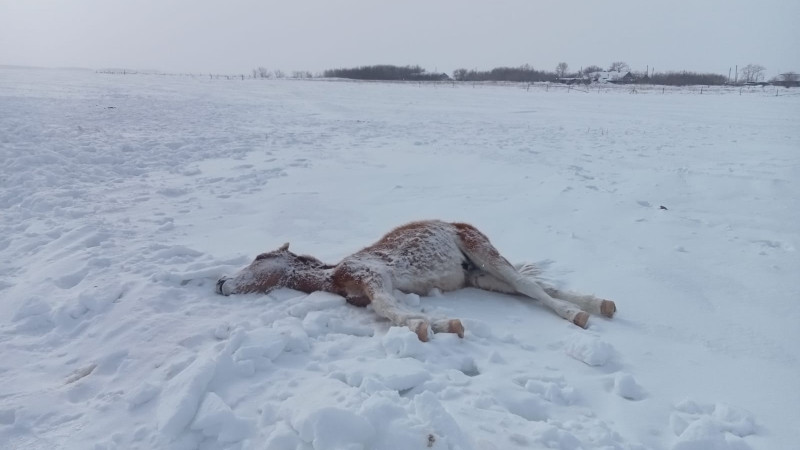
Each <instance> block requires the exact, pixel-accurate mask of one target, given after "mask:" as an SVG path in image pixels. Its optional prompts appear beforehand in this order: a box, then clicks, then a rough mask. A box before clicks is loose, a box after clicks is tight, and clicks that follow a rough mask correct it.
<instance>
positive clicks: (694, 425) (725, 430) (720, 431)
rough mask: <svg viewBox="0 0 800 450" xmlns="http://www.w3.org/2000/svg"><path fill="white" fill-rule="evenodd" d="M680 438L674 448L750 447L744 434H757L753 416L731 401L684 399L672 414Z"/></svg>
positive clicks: (733, 449) (714, 449) (730, 449)
mask: <svg viewBox="0 0 800 450" xmlns="http://www.w3.org/2000/svg"><path fill="white" fill-rule="evenodd" d="M670 426H671V428H672V431H673V433H674V434H675V435H676V436H677V440H676V441H675V443H674V445H673V446H672V449H673V450H700V449H712V450H749V449H750V446H749V445H748V444H747V442H745V441H744V439H742V438H744V437H747V436H750V435H753V434H755V433H756V422H755V419H754V418H753V416H752V415H751V414H750V413H748V412H747V411H744V410H742V409H738V408H734V407H732V406H730V405H727V404H722V403H717V404H702V403H698V402H695V401H693V400H689V399H686V400H683V401H681V402H679V403H678V404H677V405H675V411H674V412H673V413H672V414H671V415H670Z"/></svg>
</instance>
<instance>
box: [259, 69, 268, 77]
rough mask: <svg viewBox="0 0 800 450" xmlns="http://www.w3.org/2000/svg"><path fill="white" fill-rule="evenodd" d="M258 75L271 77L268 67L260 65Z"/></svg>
mask: <svg viewBox="0 0 800 450" xmlns="http://www.w3.org/2000/svg"><path fill="white" fill-rule="evenodd" d="M258 76H259V78H269V70H267V68H266V67H264V66H261V67H259V68H258Z"/></svg>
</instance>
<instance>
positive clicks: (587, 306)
mask: <svg viewBox="0 0 800 450" xmlns="http://www.w3.org/2000/svg"><path fill="white" fill-rule="evenodd" d="M542 287H543V288H544V291H545V292H547V294H548V295H550V296H551V297H554V298H558V299H561V300H565V301H568V302H570V303H572V304H575V305H577V306H578V307H579V308H580V309H582V310H584V311H588V312H590V313H592V314H600V315H602V316H605V317H608V318H612V317H614V313H616V312H617V305H616V304H615V303H614V302H613V301H612V300H606V299H604V298H598V297H595V296H594V295H586V294H579V293H576V292H570V291H562V290H559V289H556V288H554V287H552V286H547V285H542Z"/></svg>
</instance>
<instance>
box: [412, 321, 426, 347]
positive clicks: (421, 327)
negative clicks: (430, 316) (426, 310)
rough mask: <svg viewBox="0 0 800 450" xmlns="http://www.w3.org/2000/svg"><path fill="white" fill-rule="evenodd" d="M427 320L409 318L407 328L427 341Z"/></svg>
mask: <svg viewBox="0 0 800 450" xmlns="http://www.w3.org/2000/svg"><path fill="white" fill-rule="evenodd" d="M428 326H429V324H428V321H427V320H422V319H415V320H410V321H409V322H408V328H409V329H410V330H411V331H413V332H414V333H416V335H417V337H418V338H419V340H420V341H422V342H428Z"/></svg>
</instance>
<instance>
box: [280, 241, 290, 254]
mask: <svg viewBox="0 0 800 450" xmlns="http://www.w3.org/2000/svg"><path fill="white" fill-rule="evenodd" d="M284 250H289V243H288V242H287V243H285V244H283V245H281V246H280V248H279V249H278V251H279V252H282V251H284Z"/></svg>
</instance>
